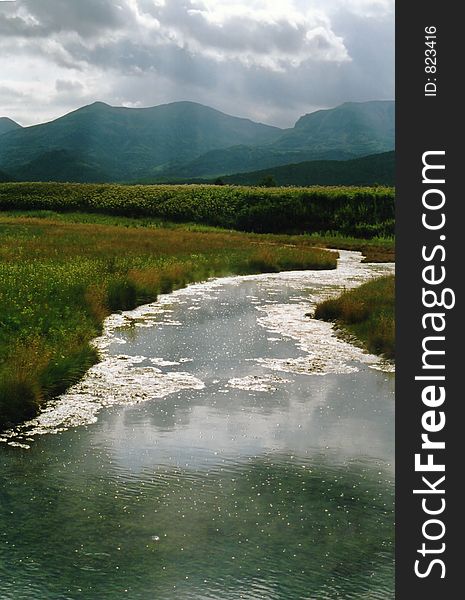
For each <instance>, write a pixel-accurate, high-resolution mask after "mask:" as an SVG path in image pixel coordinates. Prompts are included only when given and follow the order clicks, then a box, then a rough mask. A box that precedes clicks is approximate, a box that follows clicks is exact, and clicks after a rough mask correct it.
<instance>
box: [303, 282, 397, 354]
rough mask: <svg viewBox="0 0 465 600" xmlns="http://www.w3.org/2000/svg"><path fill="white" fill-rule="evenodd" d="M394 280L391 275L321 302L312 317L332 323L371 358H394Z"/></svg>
mask: <svg viewBox="0 0 465 600" xmlns="http://www.w3.org/2000/svg"><path fill="white" fill-rule="evenodd" d="M394 310H395V280H394V276H393V275H389V276H387V277H381V278H379V279H375V280H373V281H369V282H368V283H365V284H363V285H361V286H360V287H358V288H355V289H354V290H349V291H347V292H344V293H343V294H342V295H341V296H339V297H338V298H335V299H330V300H326V301H324V302H321V303H320V304H318V306H317V307H316V311H315V317H316V318H317V319H323V320H325V321H335V322H336V324H337V326H338V327H341V328H342V330H343V331H346V332H348V333H349V334H352V335H354V336H355V337H356V338H357V339H358V340H360V341H361V342H362V343H363V345H364V346H365V347H366V348H367V349H368V350H369V351H370V352H373V353H375V354H382V355H384V356H386V357H387V358H394V352H395V320H394V319H395V313H394Z"/></svg>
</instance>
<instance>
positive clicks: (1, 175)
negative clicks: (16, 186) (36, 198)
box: [0, 171, 13, 183]
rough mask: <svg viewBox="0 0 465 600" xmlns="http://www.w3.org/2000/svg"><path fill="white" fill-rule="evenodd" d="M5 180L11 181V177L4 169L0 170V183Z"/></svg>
mask: <svg viewBox="0 0 465 600" xmlns="http://www.w3.org/2000/svg"><path fill="white" fill-rule="evenodd" d="M6 181H13V179H12V177H10V176H9V175H7V174H6V173H5V172H4V171H0V183H5V182H6Z"/></svg>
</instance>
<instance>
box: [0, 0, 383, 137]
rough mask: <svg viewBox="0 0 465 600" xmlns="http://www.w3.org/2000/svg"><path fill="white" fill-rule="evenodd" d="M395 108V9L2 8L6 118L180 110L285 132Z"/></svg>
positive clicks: (232, 0) (336, 2)
mask: <svg viewBox="0 0 465 600" xmlns="http://www.w3.org/2000/svg"><path fill="white" fill-rule="evenodd" d="M393 97H394V0H16V1H9V2H5V1H4V0H0V116H9V117H11V118H13V119H15V120H16V121H18V122H19V123H21V124H22V125H30V124H34V123H38V122H42V121H46V120H50V119H53V118H56V117H58V116H61V115H62V114H64V113H66V112H69V111H70V110H73V109H75V108H78V107H80V106H82V105H84V104H89V103H91V102H94V101H95V100H102V101H104V102H107V103H109V104H112V105H124V106H129V107H142V106H154V105H156V104H162V103H165V102H173V101H176V100H192V101H196V102H201V103H203V104H207V105H209V106H213V107H214V108H218V109H219V110H223V111H224V112H227V113H230V114H234V115H238V116H246V117H250V118H252V119H255V120H260V121H262V122H266V123H270V124H275V125H280V126H290V125H293V124H294V122H295V121H296V119H297V118H298V117H299V116H300V115H302V114H305V113H308V112H311V111H313V110H316V109H319V108H329V107H332V106H336V105H338V104H341V103H342V102H346V101H364V100H374V99H375V100H379V99H393Z"/></svg>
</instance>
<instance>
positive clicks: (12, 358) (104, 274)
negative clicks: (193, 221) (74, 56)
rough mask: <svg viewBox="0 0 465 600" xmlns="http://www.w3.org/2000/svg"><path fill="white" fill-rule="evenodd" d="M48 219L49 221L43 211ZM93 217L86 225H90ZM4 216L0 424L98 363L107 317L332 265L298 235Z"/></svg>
mask: <svg viewBox="0 0 465 600" xmlns="http://www.w3.org/2000/svg"><path fill="white" fill-rule="evenodd" d="M41 216H42V217H44V215H41ZM84 220H85V219H84ZM117 221H118V219H117V217H112V224H106V223H105V224H101V223H100V224H99V223H78V222H67V221H65V220H59V219H54V218H53V215H51V214H48V215H46V216H45V217H44V218H20V217H13V216H2V217H0V427H5V426H7V425H9V424H12V423H16V422H18V421H20V420H22V419H25V418H28V417H31V416H32V415H34V414H36V413H37V411H38V410H39V409H40V407H41V406H42V405H43V404H44V403H45V402H46V401H47V400H48V399H49V398H52V397H53V396H54V395H56V394H58V393H60V392H63V391H64V390H65V389H66V388H67V387H68V386H69V385H71V384H72V383H73V382H75V381H77V380H78V379H79V378H80V377H81V376H82V375H83V374H84V372H85V371H86V370H87V369H88V368H89V367H90V366H91V365H92V364H93V363H94V362H95V361H96V360H97V359H98V357H97V355H96V352H95V350H94V349H93V348H92V347H91V346H90V345H89V341H90V340H91V339H92V338H94V337H95V336H96V335H98V333H99V332H100V330H101V325H102V321H103V319H104V318H105V317H106V316H107V315H109V314H110V313H111V312H114V311H116V310H121V309H122V310H127V309H132V308H134V307H135V306H137V305H138V304H141V303H146V302H150V301H153V300H155V299H156V297H157V295H158V294H160V293H166V292H169V291H171V290H173V289H176V288H180V287H182V286H185V285H186V284H187V283H189V282H195V281H201V280H204V279H206V278H208V277H211V276H218V275H227V274H245V273H253V272H262V271H263V272H264V271H280V270H283V269H331V268H335V266H336V255H335V254H334V253H331V252H328V251H325V250H319V249H316V248H312V247H311V246H309V245H308V243H307V242H306V241H305V238H304V237H302V236H300V237H298V238H296V239H295V244H294V245H290V243H289V242H290V239H291V238H288V237H287V238H286V240H285V242H286V243H283V242H281V241H280V240H279V238H276V239H274V238H272V237H270V236H266V237H265V238H263V237H261V236H258V235H253V234H244V233H238V232H227V231H208V232H204V231H189V230H187V229H182V228H180V227H178V228H164V227H161V226H157V227H136V226H133V225H132V224H131V223H130V222H128V221H127V220H125V219H122V220H121V222H120V223H119V224H118V222H117Z"/></svg>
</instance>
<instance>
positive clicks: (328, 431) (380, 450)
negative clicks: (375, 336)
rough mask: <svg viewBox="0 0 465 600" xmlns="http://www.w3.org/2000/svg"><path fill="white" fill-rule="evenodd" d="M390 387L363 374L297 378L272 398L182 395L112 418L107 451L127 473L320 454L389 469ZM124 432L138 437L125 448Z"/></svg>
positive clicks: (388, 381) (235, 392)
mask: <svg viewBox="0 0 465 600" xmlns="http://www.w3.org/2000/svg"><path fill="white" fill-rule="evenodd" d="M393 387H394V386H393V379H392V377H391V376H385V375H382V374H375V373H373V372H370V371H365V372H363V373H357V374H355V375H343V376H334V375H330V376H328V377H327V378H313V377H305V376H302V377H300V378H297V382H293V383H286V384H285V385H284V386H282V387H279V389H278V391H274V392H269V391H268V392H263V391H262V392H252V391H250V390H249V391H246V390H240V389H231V390H230V395H228V396H222V395H219V394H218V391H215V392H212V391H211V390H208V388H206V389H204V390H202V391H200V392H199V393H196V398H193V397H192V394H191V393H190V392H189V391H187V390H186V391H183V392H180V393H179V394H177V397H176V398H174V397H167V398H166V399H165V400H163V401H162V402H161V403H158V404H157V405H156V407H154V406H153V405H152V406H151V405H139V406H138V407H137V408H135V409H134V410H128V411H125V412H124V413H120V414H115V415H113V416H112V425H111V428H110V432H111V437H110V438H109V439H108V440H107V443H111V447H112V455H113V456H114V457H115V458H117V460H118V461H119V462H120V463H121V464H122V465H123V466H124V467H125V468H126V467H127V468H129V467H130V469H131V471H134V470H137V471H140V470H143V469H144V468H148V467H150V465H151V464H154V463H156V464H158V463H162V464H170V465H174V466H185V465H186V464H189V466H190V467H191V468H195V469H201V470H204V469H209V468H210V467H211V464H212V463H214V464H217V463H221V464H224V465H226V464H229V463H234V462H235V461H237V460H238V458H239V457H242V458H247V457H256V456H260V455H263V454H269V453H273V454H274V453H277V452H287V453H289V454H292V455H295V457H296V460H297V461H305V460H307V459H309V458H310V457H312V456H313V455H315V454H318V453H320V452H321V453H323V454H324V455H327V456H331V457H332V459H331V460H333V461H334V462H336V463H337V462H346V461H348V460H352V459H353V458H357V459H365V458H366V457H372V458H374V459H377V460H379V461H381V462H383V463H386V462H387V463H391V464H392V463H393V461H394V428H393V427H394V426H393V422H394V420H393V411H394V403H393V401H392V400H393ZM199 396H200V397H199ZM251 397H252V398H253V400H252V401H251V400H250V398H251ZM380 398H382V402H380V401H379V399H380ZM128 428H133V429H134V430H136V431H137V436H133V437H132V438H131V442H130V448H128V442H127V439H126V435H125V430H127V429H128ZM96 435H98V432H96ZM123 440H124V441H123ZM128 450H130V451H128ZM128 461H129V463H128Z"/></svg>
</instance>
